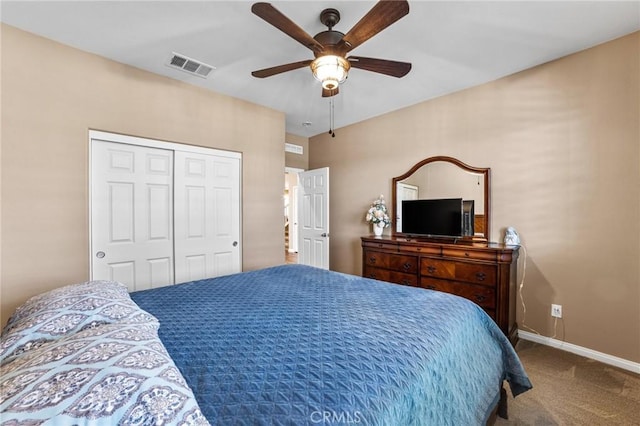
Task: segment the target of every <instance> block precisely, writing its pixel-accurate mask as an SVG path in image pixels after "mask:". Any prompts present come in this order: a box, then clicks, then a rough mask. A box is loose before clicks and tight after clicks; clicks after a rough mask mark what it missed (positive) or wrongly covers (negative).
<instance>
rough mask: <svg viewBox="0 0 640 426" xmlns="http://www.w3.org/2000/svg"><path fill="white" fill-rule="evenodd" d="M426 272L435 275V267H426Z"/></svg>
mask: <svg viewBox="0 0 640 426" xmlns="http://www.w3.org/2000/svg"><path fill="white" fill-rule="evenodd" d="M427 272H429V273H430V274H435V273H436V267H435V266H431V265H429V266H427Z"/></svg>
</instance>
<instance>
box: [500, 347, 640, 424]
mask: <svg viewBox="0 0 640 426" xmlns="http://www.w3.org/2000/svg"><path fill="white" fill-rule="evenodd" d="M516 350H517V352H518V355H519V356H520V359H521V360H522V363H523V364H524V366H525V369H526V370H527V374H528V375H529V378H530V379H531V382H532V383H533V389H532V390H530V391H528V392H525V393H524V394H521V395H519V396H518V397H517V398H515V399H514V398H513V397H512V396H511V392H510V390H509V389H508V388H507V393H508V395H509V400H508V403H509V419H508V420H504V419H500V418H499V419H497V420H496V423H495V424H496V425H589V426H591V425H640V375H637V374H634V373H631V372H630V371H627V370H622V369H619V368H616V367H611V366H609V365H607V364H602V363H600V362H597V361H593V360H591V359H588V358H584V357H581V356H578V355H574V354H572V353H569V352H566V351H561V350H558V349H554V348H551V347H549V346H545V345H540V344H537V343H532V342H528V341H524V340H520V341H519V342H518V345H517V346H516Z"/></svg>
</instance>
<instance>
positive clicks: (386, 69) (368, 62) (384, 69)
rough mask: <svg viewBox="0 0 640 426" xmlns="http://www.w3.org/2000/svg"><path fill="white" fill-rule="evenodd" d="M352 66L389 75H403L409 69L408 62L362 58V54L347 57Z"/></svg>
mask: <svg viewBox="0 0 640 426" xmlns="http://www.w3.org/2000/svg"><path fill="white" fill-rule="evenodd" d="M347 60H348V61H349V63H350V64H351V67H352V68H359V69H361V70H367V71H373V72H377V73H380V74H385V75H390V76H391V77H398V78H400V77H404V76H405V75H407V73H408V72H409V71H411V64H410V63H409V62H398V61H389V60H387V59H376V58H363V57H362V56H349V57H348V58H347Z"/></svg>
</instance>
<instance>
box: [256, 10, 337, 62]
mask: <svg viewBox="0 0 640 426" xmlns="http://www.w3.org/2000/svg"><path fill="white" fill-rule="evenodd" d="M251 11H252V12H253V13H254V14H255V15H257V16H259V17H260V18H262V19H264V20H265V21H267V22H268V23H269V24H271V25H273V26H274V27H276V28H277V29H279V30H280V31H282V32H283V33H285V34H286V35H288V36H289V37H291V38H293V39H294V40H296V41H297V42H299V43H301V44H303V45H304V46H305V47H308V48H309V49H311V50H313V51H314V52H322V50H323V49H324V47H323V46H322V45H321V44H320V43H318V42H317V41H316V40H315V39H314V38H313V37H311V36H310V35H309V34H307V32H306V31H305V30H303V29H302V28H300V27H299V26H298V25H296V24H295V23H294V22H293V21H292V20H291V19H289V18H287V17H286V16H284V15H283V14H282V13H281V12H280V11H279V10H278V9H276V8H275V7H273V6H272V5H271V4H270V3H254V5H253V6H251Z"/></svg>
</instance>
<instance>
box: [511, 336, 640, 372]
mask: <svg viewBox="0 0 640 426" xmlns="http://www.w3.org/2000/svg"><path fill="white" fill-rule="evenodd" d="M518 337H519V338H521V339H523V340H529V341H531V342H535V343H540V344H543V345H547V346H551V347H554V348H557V349H561V350H563V351H567V352H571V353H574V354H576V355H580V356H583V357H585V358H590V359H595V360H596V361H600V362H602V363H604V364H609V365H613V366H614V367H618V368H622V369H624V370H628V371H631V372H632V373H636V374H640V363H637V362H633V361H629V360H627V359H624V358H618V357H617V356H613V355H608V354H605V353H602V352H598V351H594V350H592V349H587V348H583V347H582V346H578V345H574V344H572V343H567V342H563V341H562V340H557V339H552V338H551V337H547V336H541V335H539V334H535V333H529V332H528V331H521V330H518Z"/></svg>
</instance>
